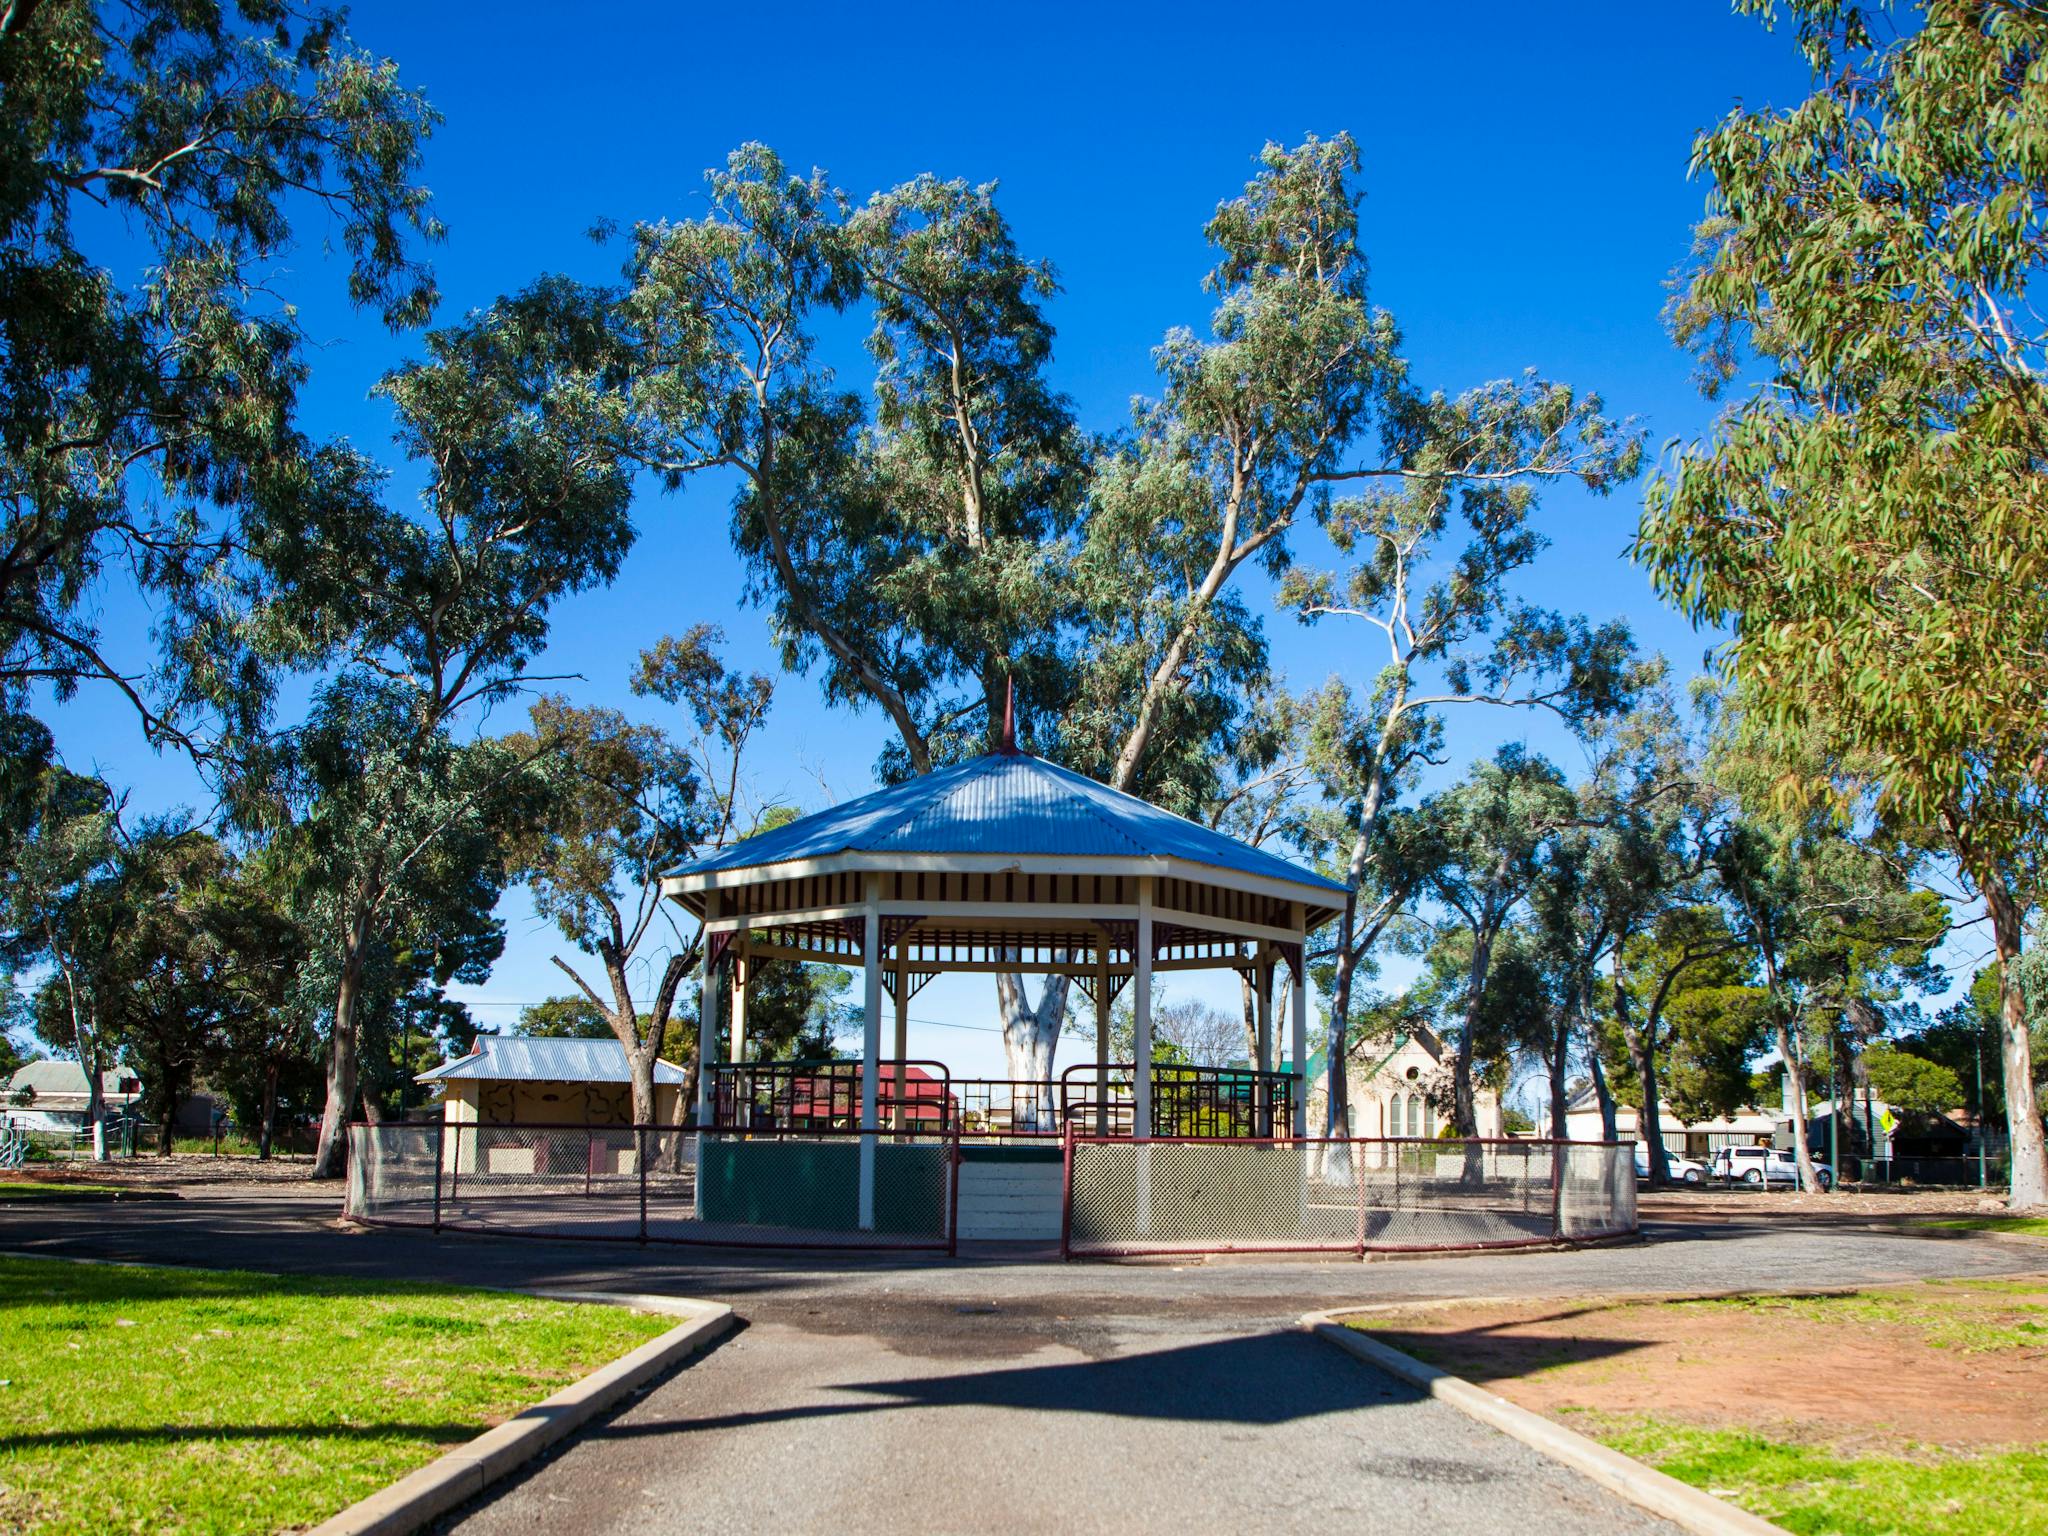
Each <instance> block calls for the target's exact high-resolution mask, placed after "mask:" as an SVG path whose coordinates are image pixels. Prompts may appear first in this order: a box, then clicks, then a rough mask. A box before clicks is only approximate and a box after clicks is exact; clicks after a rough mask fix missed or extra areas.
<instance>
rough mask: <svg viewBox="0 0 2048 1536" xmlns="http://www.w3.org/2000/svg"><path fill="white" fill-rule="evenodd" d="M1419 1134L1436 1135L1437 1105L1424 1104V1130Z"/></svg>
mask: <svg viewBox="0 0 2048 1536" xmlns="http://www.w3.org/2000/svg"><path fill="white" fill-rule="evenodd" d="M1418 1134H1420V1135H1423V1136H1430V1137H1434V1136H1435V1135H1436V1106H1435V1105H1434V1104H1425V1105H1423V1106H1422V1130H1421V1131H1420V1132H1419V1133H1418Z"/></svg>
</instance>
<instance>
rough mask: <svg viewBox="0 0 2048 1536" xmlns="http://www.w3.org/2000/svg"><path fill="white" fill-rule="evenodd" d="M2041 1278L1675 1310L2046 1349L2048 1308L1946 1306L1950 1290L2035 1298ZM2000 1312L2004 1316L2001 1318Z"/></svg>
mask: <svg viewBox="0 0 2048 1536" xmlns="http://www.w3.org/2000/svg"><path fill="white" fill-rule="evenodd" d="M2042 1289H2043V1284H2042V1282H2041V1281H2039V1280H2027V1281H2009V1280H2006V1281H1994V1282H1991V1283H1990V1284H1988V1285H1987V1284H1984V1283H1969V1282H1958V1281H1943V1280H1936V1281H1930V1282H1928V1283H1927V1284H1925V1285H1920V1286H1915V1287H1913V1288H1911V1289H1910V1290H1906V1291H1851V1292H1848V1293H1846V1294H1842V1295H1818V1296H1716V1297H1708V1298H1704V1299H1701V1300H1699V1301H1678V1302H1671V1303H1668V1305H1671V1306H1677V1307H1716V1308H1734V1309H1737V1310H1741V1311H1747V1312H1756V1313H1765V1314H1782V1315H1783V1316H1785V1317H1786V1318H1787V1319H1788V1320H1791V1319H1796V1320H1798V1321H1799V1322H1802V1323H1818V1324H1821V1325H1828V1324H1856V1325H1861V1326H1865V1327H1879V1328H1913V1329H1917V1330H1918V1331H1919V1333H1920V1335H1921V1337H1922V1338H1924V1339H1925V1340H1926V1341H1927V1342H1928V1343H1929V1344H1932V1345H1933V1346H1935V1347H1936V1348H1937V1349H1953V1350H1959V1351H1961V1352H1963V1353H1965V1354H1990V1353H1995V1352H1997V1351H2000V1350H2009V1349H2041V1348H2044V1347H2048V1306H2043V1305H2042V1304H2041V1303H2040V1302H2034V1301H2015V1302H2014V1303H2012V1305H2010V1306H2009V1307H2006V1308H2003V1309H1997V1310H1994V1309H1985V1308H1975V1307H1968V1306H1955V1305H1951V1304H1946V1303H1945V1302H1944V1298H1943V1293H1944V1291H1948V1290H1970V1291H1985V1290H1993V1291H2004V1292H2007V1293H2009V1294H2015V1295H2024V1294H2036V1295H2038V1294H2039V1293H2040V1292H2041V1291H2042ZM2000 1311H2002V1313H2003V1314H2004V1315H1999V1312H2000Z"/></svg>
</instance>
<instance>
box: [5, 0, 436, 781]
mask: <svg viewBox="0 0 2048 1536" xmlns="http://www.w3.org/2000/svg"><path fill="white" fill-rule="evenodd" d="M0 90H4V93H5V96H6V102H7V110H6V112H5V113H4V114H0V164H4V166H5V175H4V177H0V183H4V188H5V190H4V191H0V245H4V248H5V250H6V252H7V259H6V261H5V263H4V264H0V356H4V357H5V358H6V359H7V362H6V366H5V368H4V370H0V524H4V526H0V547H4V548H6V549H8V550H10V551H12V552H13V553H12V555H11V557H10V558H9V559H8V560H7V561H6V562H5V564H4V566H0V572H4V575H0V703H10V704H11V703H18V702H19V701H20V699H21V698H22V697H23V695H24V693H25V691H26V690H27V689H28V688H29V687H30V686H32V685H33V684H35V683H37V682H45V681H46V682H48V683H49V684H50V685H51V686H52V687H53V688H54V689H55V691H56V692H57V694H58V695H59V697H62V696H64V695H66V694H68V693H70V692H71V691H72V690H73V689H74V688H75V687H76V686H77V685H78V683H79V682H80V681H81V680H86V679H95V680H98V681H101V682H103V683H106V684H109V685H111V686H112V687H114V688H116V689H117V690H119V691H120V692H122V693H123V694H125V695H127V696H128V697H129V698H131V699H132V700H133V701H134V703H135V705H136V707H137V708H138V709H139V710H140V711H141V712H142V717H143V722H144V725H145V728H146V729H147V731H148V732H149V734H150V735H151V737H152V738H153V739H155V740H158V741H161V740H166V739H170V740H179V741H189V740H191V737H190V736H189V735H188V731H189V728H190V724H191V722H190V711H191V708H192V706H195V705H200V704H208V705H213V706H218V707H220V708H223V709H225V710H227V711H228V712H229V714H230V717H231V720H232V722H233V723H235V724H238V725H241V726H247V725H249V724H251V723H253V720H254V717H255V715H256V713H257V712H258V711H260V709H261V706H262V704H263V703H264V701H265V694H266V690H265V687H264V685H263V679H262V670H261V668H260V667H253V666H249V665H246V663H247V662H248V661H249V660H250V658H249V654H248V651H247V649H246V646H245V644H244V642H243V640H242V638H241V637H239V636H237V635H236V634H235V632H234V627H233V624H232V621H231V619H230V618H229V616H228V615H227V614H226V613H225V612H224V610H223V609H222V607H221V605H220V591H221V582H220V578H221V577H222V576H223V574H224V573H237V572H240V571H242V570H243V569H244V564H245V561H246V559H247V556H248V552H249V551H250V550H251V549H253V548H254V547H256V546H257V545H260V544H261V543H262V542H263V540H264V537H265V535H266V532H267V531H269V530H273V529H275V528H276V527H277V526H278V525H279V524H289V523H291V522H293V521H295V520H297V519H298V518H300V517H302V516H304V515H305V513H306V511H307V509H308V508H309V507H310V506H311V505H313V504H314V503H315V502H319V501H323V500H326V499H329V498H330V497H331V495H332V493H333V492H334V489H335V487H334V484H333V481H332V478H331V477H330V476H329V475H328V474H327V473H326V471H325V469H324V468H323V460H324V459H325V458H326V457H327V456H328V455H329V454H330V453H332V452H333V451H334V450H333V449H332V448H331V447H330V446H325V445H320V444H315V443H312V442H309V441H307V440H306V439H305V438H304V437H303V436H302V435H301V434H300V432H299V430H298V427H297V424H296V416H297V410H298V395H299V391H300V388H301V386H302V385H303V383H304V380H305V376H306V371H307V363H306V354H307V351H308V348H307V339H306V337H305V336H304V335H303V333H302V332H301V330H300V328H299V325H298V322H297V320H296V318H295V316H294V312H293V310H292V308H291V307H290V306H289V305H288V303H286V302H285V301H284V300H283V299H282V298H280V297H279V296H278V295H277V294H276V292H275V284H276V282H277V278H278V273H279V270H280V263H281V262H283V261H284V260H285V258H286V256H287V253H288V252H290V251H292V250H293V249H295V248H297V247H299V246H301V245H302V244H304V243H305V241H306V238H307V233H306V230H305V229H302V228H301V225H302V224H306V225H310V226H311V227H312V228H315V229H318V228H325V229H327V230H328V231H329V232H330V234H331V236H332V237H333V239H334V241H335V243H336V244H337V245H338V246H339V247H340V250H341V252H342V254H343V256H344V258H345V263H346V270H347V286H348V293H349V297H350V298H351V299H352V300H353V301H354V302H355V303H356V304H357V305H359V306H365V307H368V308H370V309H373V310H375V311H377V312H378V313H379V314H381V316H382V317H383V318H384V320H385V321H387V322H388V323H389V324H391V325H393V326H402V325H410V324H417V323H418V322H420V321H421V320H423V319H424V318H425V317H426V315H427V312H428V311H429V309H430V308H431V306H432V304H433V301H434V297H435V292H434V285H433V279H432V276H431V274H430V273H429V272H428V270H427V269H426V267H425V266H423V265H422V264H421V263H420V260H419V257H418V250H419V247H420V246H421V245H422V244H423V243H424V242H426V241H429V240H432V239H434V238H436V237H437V236H438V234H439V232H440V231H439V226H438V225H437V223H436V222H435V220H434V219H433V217H432V215H431V213H430V212H429V208H428V196H427V193H426V191H425V189H424V188H423V187H421V186H419V185H418V184H417V181H416V179H415V178H416V176H417V174H418V171H419V166H420V155H421V150H422V147H423V145H424V142H425V140H426V138H427V137H428V135H429V134H430V133H431V131H432V129H433V127H434V124H435V122H436V118H435V115H434V113H433V112H432V110H431V109H430V108H429V107H428V106H427V104H426V102H425V101H424V100H423V99H422V98H421V97H420V96H419V95H418V94H417V93H416V92H414V91H412V90H409V89H407V88H406V87H405V86H403V85H402V84H401V83H400V82H399V79H398V76H397V71H396V69H395V68H394V67H393V66H392V65H391V64H390V63H389V61H387V60H383V59H379V58H376V57H374V56H373V55H370V54H367V53H365V52H363V51H362V50H360V49H359V48H358V47H357V46H356V45H355V44H354V43H353V42H352V41H351V40H350V38H349V37H348V35H347V33H346V32H345V31H344V30H343V28H342V17H341V14H340V13H339V12H336V11H332V10H329V9H327V8H325V7H322V6H301V5H296V4H291V3H278V4H262V5H239V6H228V5H214V4H202V5H189V4H173V3H170V0H138V3H134V4H122V5H104V4H95V3H92V0H44V3H41V4H19V5H15V6H12V7H10V8H9V9H8V10H7V12H6V14H5V17H4V22H0ZM130 270H140V271H141V272H143V273H144V274H145V275H144V276H143V277H142V278H141V279H140V281H139V282H136V283H133V284H131V283H130V282H128V281H127V280H125V279H124V278H123V277H121V276H120V275H119V274H120V273H122V272H124V271H130ZM107 580H112V581H134V582H137V583H139V584H140V585H141V587H142V588H143V589H144V590H145V591H146V592H147V593H148V594H149V595H150V597H151V599H152V601H153V603H154V605H155V610H156V611H155V618H156V621H157V624H158V627H159V632H160V635H161V638H162V641H163V646H164V651H165V657H164V660H165V662H166V665H165V666H164V667H163V668H162V669H161V676H160V678H159V679H158V681H159V682H160V684H161V686H160V687H156V688H151V689H149V690H147V692H146V691H145V688H144V685H142V684H141V683H139V682H138V681H137V678H138V677H139V676H140V675H142V674H143V673H145V672H146V671H147V670H148V669H147V668H145V667H141V666H137V665H135V664H134V663H133V662H132V661H130V662H123V661H122V660H120V659H118V658H115V657H112V656H110V655H108V654H107V653H106V652H105V651H104V650H103V649H102V640H101V636H100V633H99V630H98V626H97V622H96V616H97V615H96V606H95V604H94V602H93V598H92V594H93V593H94V591H95V590H96V588H97V587H98V585H99V584H100V583H101V582H102V581H107ZM335 618H336V621H337V622H340V623H343V624H346V623H348V622H350V616H348V615H346V614H341V615H336V616H335Z"/></svg>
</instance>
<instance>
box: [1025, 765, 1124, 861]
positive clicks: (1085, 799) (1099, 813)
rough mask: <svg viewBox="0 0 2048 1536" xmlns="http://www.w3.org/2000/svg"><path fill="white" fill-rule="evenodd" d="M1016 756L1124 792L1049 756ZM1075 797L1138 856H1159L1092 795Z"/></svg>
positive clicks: (1091, 785)
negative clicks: (1127, 829) (1096, 801)
mask: <svg viewBox="0 0 2048 1536" xmlns="http://www.w3.org/2000/svg"><path fill="white" fill-rule="evenodd" d="M1017 756H1018V757H1020V758H1030V760H1031V761H1032V762H1034V763H1040V764H1043V765H1044V766H1045V767H1047V768H1050V769H1052V770H1053V772H1054V773H1059V774H1065V775H1067V776H1069V777H1071V778H1076V779H1079V780H1080V781H1081V782H1082V783H1083V784H1085V785H1087V786H1088V787H1089V788H1091V789H1107V790H1109V792H1110V793H1111V794H1118V795H1120V794H1124V793H1125V791H1123V790H1120V789H1116V788H1115V787H1113V786H1111V785H1108V784H1105V783H1103V782H1102V781H1101V780H1100V779H1091V778H1089V777H1088V775H1087V774H1085V773H1078V772H1076V771H1075V770H1074V769H1072V768H1064V767H1062V766H1061V765H1060V764H1058V763H1056V762H1054V761H1053V760H1052V759H1051V758H1048V757H1038V756H1036V755H1034V754H1032V753H1029V752H1023V753H1018V754H1017ZM1075 798H1076V799H1077V800H1079V801H1080V803H1081V808H1082V809H1083V810H1085V811H1087V813H1088V814H1089V815H1090V816H1093V817H1094V818H1095V819H1096V820H1097V821H1099V822H1101V823H1102V824H1103V825H1104V826H1105V827H1107V828H1109V830H1110V831H1112V832H1114V833H1115V834H1116V835H1117V836H1118V837H1120V838H1122V839H1123V840H1124V841H1125V842H1127V843H1129V844H1130V845H1131V847H1133V848H1135V849H1136V850H1137V852H1138V856H1139V857H1140V858H1157V857H1159V855H1158V854H1156V853H1155V852H1154V851H1153V850H1152V849H1150V848H1147V847H1146V846H1145V845H1144V844H1143V843H1141V842H1139V841H1138V840H1137V839H1136V838H1134V837H1132V836H1131V834H1130V833H1128V832H1126V831H1125V830H1124V829H1123V828H1122V827H1120V826H1118V825H1117V824H1116V823H1115V822H1114V821H1111V820H1110V819H1109V813H1108V812H1107V811H1105V810H1103V808H1102V807H1101V806H1099V805H1097V804H1096V803H1095V801H1094V800H1093V798H1092V797H1089V796H1084V795H1077V796H1075ZM1130 798H1131V799H1133V800H1136V801H1137V802H1138V804H1140V805H1143V806H1150V807H1151V808H1152V809H1154V810H1156V809H1158V807H1156V806H1152V802H1151V801H1149V800H1145V799H1142V798H1141V797H1139V796H1137V795H1132V796H1130Z"/></svg>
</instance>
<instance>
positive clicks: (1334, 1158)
mask: <svg viewBox="0 0 2048 1536" xmlns="http://www.w3.org/2000/svg"><path fill="white" fill-rule="evenodd" d="M1635 1225H1636V1212H1635V1177H1634V1167H1633V1164H1632V1162H1631V1161H1630V1152H1629V1148H1628V1147H1626V1146H1617V1145H1607V1144H1599V1143H1568V1142H1542V1141H1380V1140H1358V1139H1345V1140H1283V1141H1215V1140H1192V1139H1191V1140H1170V1139H1168V1140H1162V1139H1154V1140H1151V1141H1144V1142H1137V1141H1130V1140H1122V1139H1114V1138H1086V1137H1075V1138H1073V1139H1072V1141H1071V1143H1070V1151H1069V1164H1068V1171H1067V1205H1066V1215H1065V1240H1064V1248H1065V1251H1066V1252H1067V1253H1068V1254H1069V1255H1070V1256H1074V1257H1087V1256H1091V1255H1094V1256H1108V1255H1117V1254H1137V1253H1228V1252H1257V1251H1267V1252H1282V1251H1329V1252H1351V1253H1357V1254H1361V1255H1363V1254H1365V1253H1368V1252H1372V1251H1387V1252H1396V1251H1401V1250H1421V1249H1437V1248H1443V1249H1451V1248H1488V1247H1509V1246H1515V1245H1521V1244H1532V1243H1549V1242H1556V1241H1559V1240H1565V1239H1569V1240H1584V1239H1590V1238H1598V1237H1613V1236H1619V1235H1623V1234H1626V1233H1629V1232H1633V1231H1634V1230H1635Z"/></svg>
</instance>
